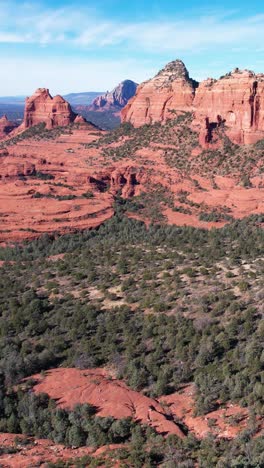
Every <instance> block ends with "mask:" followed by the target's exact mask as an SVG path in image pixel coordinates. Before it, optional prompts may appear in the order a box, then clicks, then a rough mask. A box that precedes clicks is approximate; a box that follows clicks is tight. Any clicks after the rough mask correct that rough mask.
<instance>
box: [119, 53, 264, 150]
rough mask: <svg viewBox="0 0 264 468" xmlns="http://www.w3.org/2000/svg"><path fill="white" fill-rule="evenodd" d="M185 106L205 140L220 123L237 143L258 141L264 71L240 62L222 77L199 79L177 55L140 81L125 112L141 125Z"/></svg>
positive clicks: (263, 121)
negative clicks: (240, 66)
mask: <svg viewBox="0 0 264 468" xmlns="http://www.w3.org/2000/svg"><path fill="white" fill-rule="evenodd" d="M181 112H192V113H193V116H194V120H193V127H194V128H195V129H197V130H198V132H199V133H200V144H201V145H202V146H206V145H207V144H210V143H211V142H212V141H213V138H214V131H215V129H217V128H218V127H219V126H222V127H223V128H224V129H225V132H226V134H227V136H228V137H229V138H230V140H231V141H233V142H234V143H237V144H250V143H255V142H256V141H258V140H260V139H262V138H264V74H255V73H254V72H252V71H249V70H243V71H242V70H239V69H237V68H236V69H235V70H234V71H233V72H231V73H227V74H226V75H225V76H223V77H221V78H220V79H219V80H214V79H211V78H209V79H207V80H205V81H203V82H201V83H200V84H198V83H197V82H196V81H194V80H192V79H190V77H189V73H188V71H187V69H186V67H185V65H184V64H183V62H181V61H180V60H175V61H174V62H170V63H169V64H168V65H166V66H165V68H164V69H163V70H161V71H160V72H159V73H158V74H157V75H156V76H155V77H154V78H153V79H151V80H148V81H146V82H144V83H142V84H141V85H140V86H139V87H138V89H137V93H136V95H135V96H134V97H133V98H132V99H131V100H130V101H129V102H128V104H127V105H126V107H125V108H124V109H123V110H122V112H121V116H122V121H123V122H131V123H132V124H133V125H134V126H135V127H139V126H141V125H144V124H152V123H154V122H165V121H166V120H167V119H169V118H173V117H175V114H179V113H181Z"/></svg>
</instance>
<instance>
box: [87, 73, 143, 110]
mask: <svg viewBox="0 0 264 468" xmlns="http://www.w3.org/2000/svg"><path fill="white" fill-rule="evenodd" d="M137 86H138V85H137V83H135V82H134V81H131V80H124V81H122V82H121V83H119V85H118V86H116V87H115V88H114V89H113V90H112V91H111V92H108V91H107V93H105V94H103V95H102V96H98V97H97V98H95V99H94V100H93V102H92V104H91V105H90V106H89V107H87V109H88V110H90V111H98V110H102V111H105V110H110V111H117V112H118V111H120V109H122V108H123V107H124V106H125V105H126V104H127V103H128V101H129V99H131V98H132V97H133V96H134V95H135V93H136V90H137Z"/></svg>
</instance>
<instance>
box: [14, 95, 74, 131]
mask: <svg viewBox="0 0 264 468" xmlns="http://www.w3.org/2000/svg"><path fill="white" fill-rule="evenodd" d="M76 117H77V115H76V114H75V113H74V112H73V111H72V109H71V106H70V104H69V103H68V102H67V101H65V99H63V97H61V96H55V97H52V96H51V95H50V93H49V90H48V89H46V88H38V89H37V90H36V92H35V93H34V94H33V95H32V96H31V97H28V98H27V99H26V104H25V112H24V123H23V126H24V128H29V127H32V126H33V125H37V124H39V123H41V122H44V123H45V124H46V128H48V129H51V128H53V127H56V126H66V125H69V124H70V123H73V122H74V121H75V119H76Z"/></svg>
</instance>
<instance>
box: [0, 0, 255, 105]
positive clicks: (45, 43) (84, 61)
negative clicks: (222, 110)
mask: <svg viewBox="0 0 264 468" xmlns="http://www.w3.org/2000/svg"><path fill="white" fill-rule="evenodd" d="M0 53H1V73H0V95H1V96H7V95H19V94H32V92H33V91H34V90H35V88H37V87H47V88H49V89H50V91H51V93H52V94H55V93H61V94H64V93H67V92H74V91H75V92H78V91H101V90H107V89H111V88H112V87H114V86H115V85H116V84H117V83H118V82H120V81H122V80H124V79H126V78H130V79H133V80H135V81H137V82H141V81H143V80H146V79H148V78H150V77H151V76H153V75H154V74H156V72H157V71H158V70H159V69H160V68H162V67H163V66H164V65H165V64H166V63H167V62H169V61H171V60H174V59H176V58H181V59H182V60H183V61H184V62H185V64H186V66H187V68H188V69H189V72H190V75H191V76H192V77H193V78H196V79H198V80H201V79H204V78H207V77H208V76H213V77H216V78H217V77H219V76H220V75H222V74H224V73H226V72H227V71H230V70H231V69H233V68H235V67H236V66H238V67H240V68H249V69H253V70H255V71H256V72H264V6H263V2H261V1H254V0H252V1H248V0H247V1H245V0H240V1H236V0H235V1H226V0H222V1H221V2H214V4H213V2H206V1H204V0H200V1H196V0H188V2H187V1H186V2H184V1H182V0H181V1H177V0H175V1H172V0H163V1H160V0H152V1H151V0H141V1H139V0H130V1H129V0H122V1H121V0H93V1H90V0H86V1H82V0H76V1H74V2H73V1H69V0H68V1H61V0H59V1H55V0H53V1H51V0H43V1H34V2H33V1H30V0H29V1H20V0H6V1H2V0H0Z"/></svg>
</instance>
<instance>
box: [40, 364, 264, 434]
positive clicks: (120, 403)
mask: <svg viewBox="0 0 264 468" xmlns="http://www.w3.org/2000/svg"><path fill="white" fill-rule="evenodd" d="M33 378H37V380H39V383H37V384H36V385H35V387H34V391H35V392H36V393H47V394H48V395H49V396H50V397H51V398H53V399H56V401H57V404H58V405H59V406H61V407H62V408H73V407H74V405H75V404H77V403H90V404H92V405H94V406H96V407H97V409H98V413H97V414H98V416H112V417H114V418H117V419H119V418H125V417H132V418H133V419H135V420H136V421H138V422H141V423H144V424H148V425H149V426H151V427H153V428H154V429H155V430H156V431H157V432H160V433H163V434H176V435H178V436H179V437H185V434H184V433H183V432H182V429H181V428H180V426H179V425H178V421H183V422H184V423H185V425H186V426H187V428H188V430H190V431H191V432H193V433H194V434H195V435H196V436H197V437H199V438H203V437H205V436H206V435H207V434H208V433H209V432H213V433H214V434H215V435H216V436H217V437H220V438H221V437H224V438H230V439H232V438H234V437H236V436H237V434H238V433H239V432H241V430H243V429H244V428H245V427H246V425H247V422H248V417H249V415H248V410H247V409H246V408H241V407H240V406H238V405H232V404H227V405H224V406H222V407H221V406H220V407H219V409H218V410H216V411H213V412H211V413H208V414H206V415H204V416H199V417H195V416H194V414H193V411H194V408H195V403H194V396H195V390H194V386H191V385H190V386H188V387H186V388H185V389H183V390H182V391H181V392H176V393H174V394H172V395H168V396H164V397H160V398H159V399H158V400H156V399H154V398H149V397H147V396H145V395H143V394H142V393H140V392H136V391H134V390H132V389H130V388H129V387H127V386H126V384H125V383H124V382H122V381H120V380H117V379H115V378H113V377H111V376H109V373H107V372H106V371H105V370H103V369H87V370H80V369H71V368H69V369H67V368H58V369H53V370H50V371H48V372H47V373H46V376H45V377H44V378H43V377H41V376H40V375H37V376H33ZM210 420H214V424H213V426H212V427H210ZM261 424H262V422H261V421H259V430H260V429H261V427H263V425H262V426H261Z"/></svg>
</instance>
